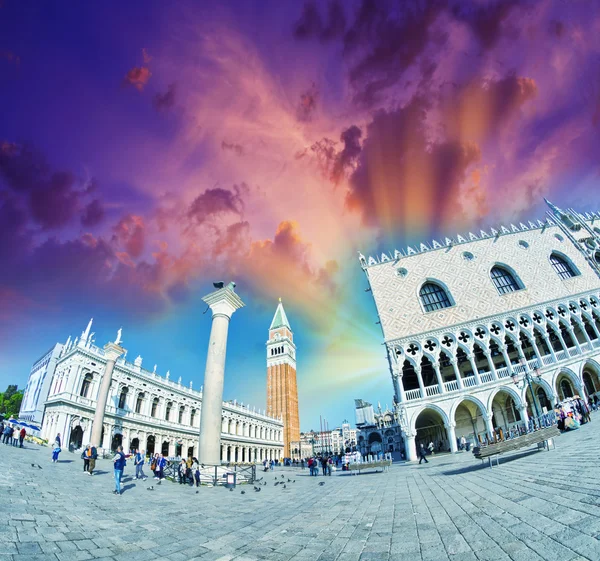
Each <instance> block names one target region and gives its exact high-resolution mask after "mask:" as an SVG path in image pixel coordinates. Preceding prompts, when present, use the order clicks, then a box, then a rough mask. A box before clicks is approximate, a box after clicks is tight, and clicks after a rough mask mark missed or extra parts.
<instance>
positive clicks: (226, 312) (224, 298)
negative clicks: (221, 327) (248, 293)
mask: <svg viewBox="0 0 600 561" xmlns="http://www.w3.org/2000/svg"><path fill="white" fill-rule="evenodd" d="M231 285H233V286H231ZM233 287H235V283H229V285H228V286H226V287H225V288H219V289H218V290H215V291H214V292H211V293H210V294H207V295H206V296H204V297H203V298H202V300H203V301H204V302H206V303H207V304H208V306H209V307H210V309H211V310H212V313H213V317H214V316H217V315H222V316H225V317H227V318H231V316H232V315H233V313H234V312H235V311H236V310H239V309H240V308H242V307H244V305H245V304H244V302H242V299H241V298H240V297H239V296H238V295H237V294H236V293H235V292H234V290H233Z"/></svg>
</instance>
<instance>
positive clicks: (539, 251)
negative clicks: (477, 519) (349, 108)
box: [360, 203, 600, 460]
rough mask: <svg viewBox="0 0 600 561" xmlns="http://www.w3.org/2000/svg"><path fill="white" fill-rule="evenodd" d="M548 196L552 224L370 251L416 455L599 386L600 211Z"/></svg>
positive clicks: (398, 404) (368, 270) (409, 442)
mask: <svg viewBox="0 0 600 561" xmlns="http://www.w3.org/2000/svg"><path fill="white" fill-rule="evenodd" d="M548 204H549V206H550V209H551V210H550V211H549V212H548V218H547V219H546V220H545V221H543V222H542V221H537V222H528V223H527V224H524V223H521V224H519V225H518V226H516V225H511V226H510V227H509V228H507V227H501V228H500V229H498V230H496V229H492V230H491V231H489V232H484V231H481V232H479V233H478V234H474V233H469V234H468V235H466V236H457V237H456V238H446V239H445V240H444V242H438V241H434V242H433V243H432V244H424V243H423V244H421V245H420V247H419V248H414V247H409V248H408V249H407V250H406V251H397V250H396V251H395V252H394V253H392V254H386V253H384V254H382V255H381V256H380V257H378V258H375V257H369V258H365V257H364V256H362V255H360V263H361V266H362V268H363V270H364V272H365V274H366V276H367V279H368V282H369V287H370V289H371V291H372V295H373V298H374V301H375V305H376V307H377V312H378V315H379V322H380V324H381V328H382V331H383V337H384V343H385V345H386V348H387V352H388V359H389V364H390V371H391V374H392V381H393V386H394V402H395V413H396V416H397V418H398V420H399V422H400V425H401V427H402V433H403V439H404V447H405V452H406V455H407V457H408V459H411V460H413V459H416V449H417V444H418V443H421V442H423V443H424V444H425V445H427V444H428V443H429V442H433V443H434V447H435V448H436V449H437V450H449V451H452V452H454V451H456V449H457V440H460V438H461V437H463V436H464V437H465V439H466V440H468V441H470V442H472V443H473V444H476V443H477V442H481V441H483V440H484V439H485V438H486V437H491V436H492V435H493V433H494V432H496V433H498V432H499V429H502V430H509V429H510V428H511V427H514V426H515V425H518V424H523V423H527V422H528V420H529V418H530V417H531V416H535V415H537V414H538V413H543V412H544V411H546V410H549V409H550V408H551V407H552V406H553V405H554V404H555V403H556V402H558V401H560V400H562V399H564V398H565V397H569V396H572V395H576V394H579V395H580V396H582V397H585V398H586V399H587V398H589V397H590V396H592V395H593V394H595V393H596V392H598V391H599V390H600V376H599V374H600V214H598V213H593V214H590V213H586V214H580V213H578V212H576V211H575V210H573V209H569V210H567V211H562V210H561V209H559V208H557V207H555V206H554V205H552V204H551V203H548ZM526 378H528V379H529V380H530V381H532V388H533V393H534V396H532V395H531V391H530V389H529V384H528V383H527V380H526Z"/></svg>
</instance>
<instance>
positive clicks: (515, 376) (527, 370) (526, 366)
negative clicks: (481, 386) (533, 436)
mask: <svg viewBox="0 0 600 561" xmlns="http://www.w3.org/2000/svg"><path fill="white" fill-rule="evenodd" d="M519 362H520V363H521V365H522V366H523V369H524V371H525V375H524V377H525V380H526V381H527V385H528V386H529V391H530V392H531V399H532V400H533V407H534V409H535V414H536V417H537V419H538V423H539V419H540V417H541V413H540V409H539V407H538V404H537V400H536V398H535V392H534V391H533V384H532V376H531V373H530V368H529V364H527V361H526V360H525V359H524V358H522V359H521V360H520V361H519ZM535 376H536V378H537V379H538V381H539V379H540V378H541V374H540V371H539V369H538V368H536V369H535ZM512 381H513V382H514V384H515V386H517V387H518V388H519V376H518V374H514V373H513V375H512ZM523 387H524V386H521V387H520V388H519V389H523ZM525 396H526V397H527V394H525Z"/></svg>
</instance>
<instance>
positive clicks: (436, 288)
mask: <svg viewBox="0 0 600 561" xmlns="http://www.w3.org/2000/svg"><path fill="white" fill-rule="evenodd" d="M419 296H420V297H421V302H423V308H424V309H425V311H426V312H433V311H434V310H441V309H442V308H449V307H450V306H452V302H450V298H449V297H448V294H447V293H446V291H445V290H444V289H443V288H442V287H441V286H440V285H439V284H434V283H432V282H428V283H425V284H424V285H423V286H422V287H421V290H420V291H419Z"/></svg>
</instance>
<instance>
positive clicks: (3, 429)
mask: <svg viewBox="0 0 600 561" xmlns="http://www.w3.org/2000/svg"><path fill="white" fill-rule="evenodd" d="M0 435H2V443H3V444H8V445H9V446H18V447H19V448H23V440H25V436H26V435H27V430H26V429H25V427H19V426H18V425H15V424H11V423H6V424H4V422H0Z"/></svg>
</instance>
